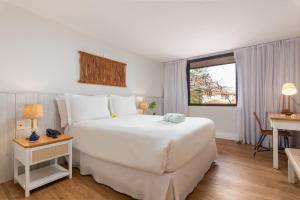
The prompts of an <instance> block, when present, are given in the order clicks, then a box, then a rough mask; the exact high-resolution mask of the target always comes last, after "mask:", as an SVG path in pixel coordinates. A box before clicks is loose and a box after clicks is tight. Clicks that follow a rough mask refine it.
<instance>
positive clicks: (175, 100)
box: [164, 60, 188, 115]
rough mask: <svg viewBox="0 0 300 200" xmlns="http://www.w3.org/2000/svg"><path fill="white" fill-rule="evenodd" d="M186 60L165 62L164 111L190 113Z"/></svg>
mask: <svg viewBox="0 0 300 200" xmlns="http://www.w3.org/2000/svg"><path fill="white" fill-rule="evenodd" d="M186 67H187V61H186V60H178V61H174V62H168V63H166V64H165V77H164V113H165V114H166V113H182V114H185V115H187V113H188V92H187V79H186V77H187V76H186Z"/></svg>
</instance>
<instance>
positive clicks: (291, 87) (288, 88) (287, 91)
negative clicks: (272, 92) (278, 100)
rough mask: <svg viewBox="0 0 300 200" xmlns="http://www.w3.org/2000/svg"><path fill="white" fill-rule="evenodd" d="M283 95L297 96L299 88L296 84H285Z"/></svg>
mask: <svg viewBox="0 0 300 200" xmlns="http://www.w3.org/2000/svg"><path fill="white" fill-rule="evenodd" d="M281 93H282V94H284V95H287V96H292V95H295V94H297V88H296V86H295V84H294V83H285V84H283V86H282V90H281Z"/></svg>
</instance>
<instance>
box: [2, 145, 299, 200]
mask: <svg viewBox="0 0 300 200" xmlns="http://www.w3.org/2000/svg"><path fill="white" fill-rule="evenodd" d="M217 146H218V152H219V156H218V160H217V162H216V164H215V165H214V166H212V168H211V169H210V170H209V172H208V173H207V174H206V175H205V177H204V179H203V180H202V181H201V182H200V183H199V184H198V186H197V188H195V190H194V191H193V193H191V194H190V195H189V196H188V198H187V199H188V200H240V199H243V200H295V199H300V184H288V182H287V158H286V156H285V155H284V154H282V155H280V158H279V161H280V169H279V170H275V169H272V153H271V152H262V153H258V154H257V156H256V158H253V157H252V149H253V147H252V146H251V145H240V144H236V143H235V142H233V141H229V140H217ZM0 199H1V200H8V199H9V200H11V199H12V200H14V199H18V200H19V199H26V200H69V199H70V200H71V199H72V200H129V199H131V198H130V197H128V196H126V195H123V194H121V193H118V192H116V191H114V190H112V189H111V188H109V187H107V186H104V185H102V184H98V183H96V182H95V181H94V179H93V178H92V177H91V176H81V175H80V174H79V171H78V170H76V169H74V172H73V178H72V179H67V178H66V179H62V180H59V181H56V182H54V183H50V184H48V185H46V186H43V187H41V188H39V189H36V190H34V191H32V192H31V196H30V198H24V191H23V189H22V188H21V187H20V186H18V185H15V184H14V183H13V182H12V181H10V182H7V183H3V184H0Z"/></svg>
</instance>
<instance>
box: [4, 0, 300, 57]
mask: <svg viewBox="0 0 300 200" xmlns="http://www.w3.org/2000/svg"><path fill="white" fill-rule="evenodd" d="M7 1H8V2H11V3H13V4H15V5H17V6H19V7H22V8H24V9H27V10H30V11H32V12H34V13H37V14H39V15H41V16H43V17H46V18H49V19H51V20H54V21H57V22H59V23H61V24H64V25H66V26H68V27H71V28H73V29H75V30H77V31H80V32H82V33H85V34H88V35H90V36H92V37H96V38H98V39H100V40H102V41H105V42H107V43H111V44H112V45H114V46H118V47H120V48H124V49H128V50H130V51H132V52H135V53H138V54H141V55H144V56H146V57H149V58H152V59H155V60H157V61H163V62H164V61H170V60H175V59H180V58H187V57H193V56H198V55H203V54H209V53H214V52H219V51H224V50H230V49H234V48H238V47H243V46H248V45H252V44H257V43H262V42H268V41H274V40H278V39H284V38H289V37H295V36H299V35H300V11H299V10H300V2H299V0H192V1H191V0H186V1H184V0H7Z"/></svg>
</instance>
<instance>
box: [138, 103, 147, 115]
mask: <svg viewBox="0 0 300 200" xmlns="http://www.w3.org/2000/svg"><path fill="white" fill-rule="evenodd" d="M148 106H149V104H148V102H147V101H145V100H144V101H142V102H140V103H139V109H140V110H141V113H142V114H144V113H145V110H146V109H147V108H148Z"/></svg>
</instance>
